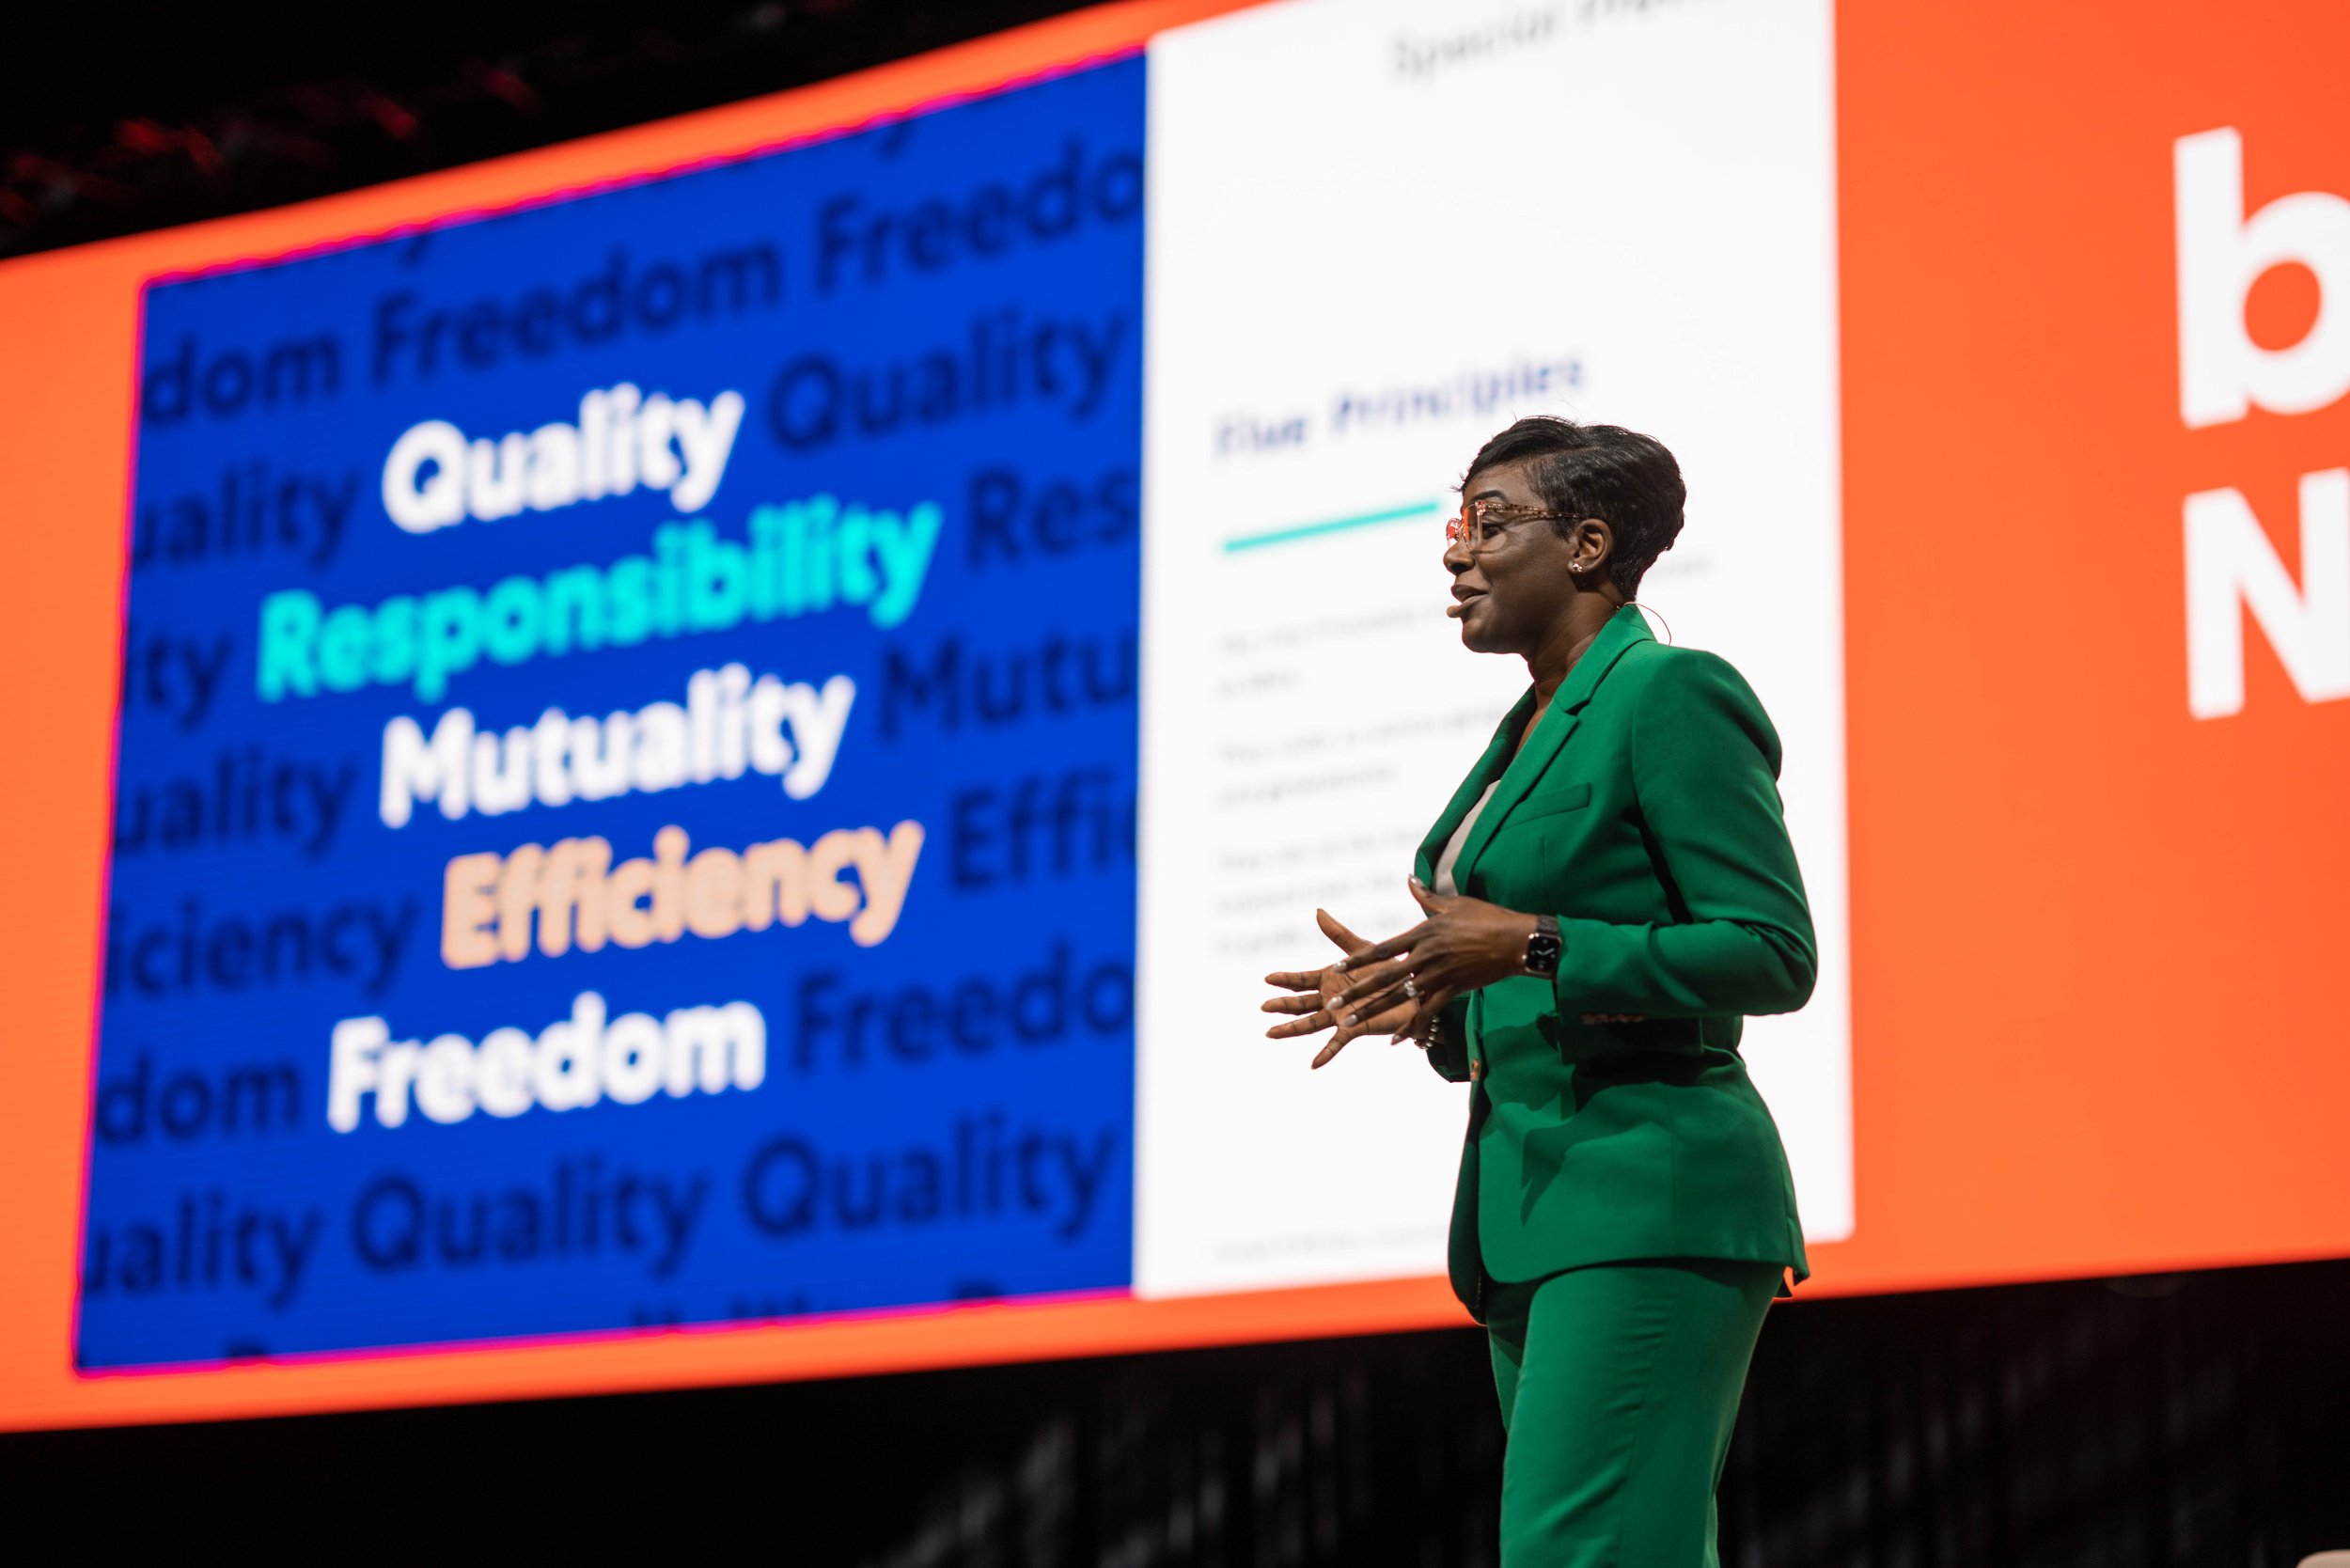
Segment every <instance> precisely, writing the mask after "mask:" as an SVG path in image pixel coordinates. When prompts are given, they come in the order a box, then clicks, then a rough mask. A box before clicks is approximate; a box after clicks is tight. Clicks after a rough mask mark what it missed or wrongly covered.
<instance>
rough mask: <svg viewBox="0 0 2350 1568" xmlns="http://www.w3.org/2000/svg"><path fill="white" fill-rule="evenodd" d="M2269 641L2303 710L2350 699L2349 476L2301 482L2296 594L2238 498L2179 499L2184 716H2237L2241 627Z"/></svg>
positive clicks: (2338, 473)
mask: <svg viewBox="0 0 2350 1568" xmlns="http://www.w3.org/2000/svg"><path fill="white" fill-rule="evenodd" d="M2244 610H2249V611H2251V612H2252V619H2254V620H2256V621H2258V622H2260V628H2261V631H2262V632H2263V633H2264V634H2265V635H2267V637H2268V643H2269V646H2270V647H2271V648H2274V649H2275V650H2276V651H2277V657H2278V659H2279V661H2280V662H2281V663H2282V664H2283V665H2284V666H2285V673H2286V674H2287V675H2288V676H2290V677H2292V679H2293V686H2294V689H2295V691H2297V692H2299V693H2300V694H2301V699H2302V700H2303V701H2304V702H2329V701H2332V700H2334V699H2335V698H2343V697H2350V468H2327V469H2323V470H2321V471H2319V472H2317V473H2314V474H2304V475H2302V476H2301V586H2300V587H2299V588H2295V587H2294V583H2293V576H2292V574H2291V573H2290V572H2287V571H2286V570H2285V564H2284V562H2283V561H2281V560H2279V559H2278V558H2277V552H2276V549H2275V547H2274V546H2272V545H2271V544H2270V543H2269V542H2268V535H2267V533H2266V532H2265V531H2264V530H2263V529H2262V527H2261V525H2260V519H2259V518H2257V517H2254V516H2253V515H2252V509H2251V506H2250V505H2249V504H2248V502H2246V500H2245V499H2244V495H2243V493H2242V492H2240V491H2235V490H2206V491H2202V492H2201V493H2199V494H2193V495H2190V496H2188V497H2187V498H2186V706H2187V711H2188V712H2189V713H2193V714H2194V715H2195V716H2196V717H2197V718H2199V719H2207V718H2225V717H2227V716H2228V715H2229V714H2230V713H2239V712H2241V711H2242V710H2243V707H2244V617H2243V613H2242V612H2243V611H2244Z"/></svg>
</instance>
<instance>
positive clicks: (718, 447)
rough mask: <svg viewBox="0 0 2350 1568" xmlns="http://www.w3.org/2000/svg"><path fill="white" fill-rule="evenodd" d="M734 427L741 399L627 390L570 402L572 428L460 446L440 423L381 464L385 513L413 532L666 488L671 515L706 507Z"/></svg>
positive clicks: (414, 432)
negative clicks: (574, 411) (574, 405)
mask: <svg viewBox="0 0 2350 1568" xmlns="http://www.w3.org/2000/svg"><path fill="white" fill-rule="evenodd" d="M742 428H743V395H742V394H741V393H740V392H721V393H719V394H718V395H717V396H716V397H714V398H713V399H711V400H710V402H709V405H708V406H707V407H705V406H704V405H703V404H701V403H699V402H697V401H696V400H694V399H692V398H671V397H668V396H667V395H666V394H665V393H660V392H655V393H653V394H652V395H651V396H650V397H646V396H644V395H643V394H641V393H640V392H638V391H637V389H636V388H635V386H633V385H631V384H629V383H627V382H622V383H620V384H619V385H618V386H615V387H612V388H610V389H608V390H605V391H598V392H590V393H588V394H587V396H586V397H584V398H582V399H580V400H579V423H578V424H576V425H566V424H561V423H557V424H552V425H541V426H540V427H539V428H538V429H537V430H535V431H512V432H511V433H509V434H508V435H505V436H502V437H499V438H498V439H496V440H492V439H490V438H488V437H486V436H485V437H481V438H478V439H474V440H468V439H467V438H466V436H465V432H464V431H461V430H459V429H458V428H457V427H456V426H455V425H452V424H450V423H449V422H448V421H447V420H446V419H427V420H425V421H424V422H423V423H421V424H417V425H411V426H410V427H409V428H408V429H407V430H406V431H403V432H402V433H401V435H400V437H399V440H397V441H395V442H393V443H392V450H391V453H390V455H389V456H387V457H386V458H385V459H384V510H385V511H386V512H388V513H389V514H390V515H391V519H392V521H393V522H394V523H396V524H398V525H399V526H400V527H402V528H405V529H406V530H407V531H408V532H410V533H412V534H429V533H431V532H432V531H433V530H434V529H436V528H446V527H451V526H454V525H457V524H459V523H462V522H463V521H465V519H467V518H468V517H470V518H473V519H475V520H476V521H478V522H482V523H490V522H494V521H496V520H497V519H499V518H501V517H511V516H513V515H514V514H515V513H517V512H522V511H553V510H556V509H557V508H559V507H568V506H571V505H573V504H574V503H576V502H580V501H594V500H600V499H602V498H603V497H604V496H607V495H626V494H630V493H631V492H632V491H634V490H635V489H636V487H637V486H638V485H640V484H641V485H643V486H645V487H646V488H647V489H649V490H666V491H667V492H668V493H669V504H670V505H671V506H672V507H675V508H676V509H677V510H678V511H679V512H680V513H687V512H693V511H697V510H700V509H701V508H702V507H705V506H707V505H709V503H710V498H711V497H712V496H713V495H715V494H718V481H719V480H720V479H721V478H724V477H725V475H726V469H727V459H728V458H729V456H730V455H731V454H732V452H733V450H734V437H735V435H736V433H737V432H738V431H740V430H741V429H742Z"/></svg>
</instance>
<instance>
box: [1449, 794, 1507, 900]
mask: <svg viewBox="0 0 2350 1568" xmlns="http://www.w3.org/2000/svg"><path fill="white" fill-rule="evenodd" d="M1500 787H1501V780H1500V779H1499V778H1498V777H1496V778H1495V780H1494V781H1493V782H1492V783H1491V784H1488V785H1486V786H1485V792H1484V793H1483V794H1481V795H1479V796H1478V797H1477V804H1476V805H1474V806H1472V807H1470V808H1468V815H1466V816H1465V817H1463V818H1462V819H1461V825H1460V826H1458V827H1456V828H1454V829H1453V830H1452V837H1451V839H1449V841H1448V842H1447V843H1446V844H1445V846H1444V854H1443V855H1439V856H1438V857H1437V859H1436V878H1435V891H1437V892H1439V893H1442V894H1444V895H1445V896H1446V897H1447V898H1449V897H1451V896H1452V895H1453V894H1455V893H1458V892H1459V891H1460V890H1461V889H1460V888H1458V887H1456V886H1453V883H1452V867H1453V864H1454V863H1455V862H1456V861H1458V860H1459V859H1460V858H1461V847H1462V846H1463V845H1464V844H1466V843H1467V842H1468V836H1469V833H1470V831H1471V830H1472V829H1474V828H1475V827H1476V826H1477V819H1478V818H1479V817H1481V816H1482V815H1483V814H1484V811H1485V803H1486V802H1487V801H1489V800H1491V799H1493V798H1494V792H1495V791H1496V790H1497V789H1499V788H1500Z"/></svg>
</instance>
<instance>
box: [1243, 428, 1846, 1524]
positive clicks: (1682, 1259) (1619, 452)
mask: <svg viewBox="0 0 2350 1568" xmlns="http://www.w3.org/2000/svg"><path fill="white" fill-rule="evenodd" d="M1684 494H1685V491H1684V487H1683V484H1682V479H1681V469H1680V465H1679V464H1678V463H1675V462H1674V461H1673V456H1672V454H1671V453H1670V452H1669V451H1668V450H1666V448H1665V447H1663V446H1662V445H1661V444H1659V443H1658V442H1656V441H1654V440H1653V439H1652V438H1650V437H1648V436H1645V435H1639V434H1636V433H1635V432H1633V431H1627V430H1622V429H1619V428H1617V427H1614V426H1610V425H1578V424H1575V423H1574V422H1572V421H1570V420H1566V419H1559V418H1531V419H1521V420H1519V421H1518V422H1517V423H1515V424H1513V425H1512V426H1511V427H1510V428H1509V429H1508V430H1505V431H1502V432H1501V433H1500V434H1499V435H1496V436H1495V437H1494V438H1493V439H1492V440H1491V441H1489V442H1487V443H1486V444H1485V446H1484V448H1483V450H1481V451H1480V452H1479V453H1478V454H1477V458H1476V461H1475V462H1474V463H1471V464H1470V465H1469V471H1468V477H1467V478H1466V479H1465V480H1464V481H1463V483H1462V487H1461V496H1462V505H1461V513H1460V516H1459V518H1458V520H1457V521H1455V522H1454V523H1453V524H1452V525H1450V526H1449V528H1448V530H1447V534H1448V538H1449V543H1448V545H1447V547H1446V549H1445V555H1444V561H1445V565H1446V567H1447V568H1448V569H1449V571H1450V572H1451V573H1452V597H1453V599H1454V601H1455V604H1454V605H1453V607H1452V609H1451V610H1450V612H1449V613H1450V614H1452V615H1454V616H1457V617H1458V618H1459V619H1460V622H1461V641H1462V643H1463V644H1464V645H1465V647H1467V648H1469V649H1471V650H1472V651H1477V652H1480V653H1508V654H1514V655H1517V656H1518V657H1521V658H1523V659H1524V660H1525V661H1526V664H1527V668H1528V673H1529V674H1530V675H1531V676H1532V678H1533V686H1532V689H1531V690H1529V691H1528V692H1527V694H1526V695H1525V696H1524V697H1522V698H1519V700H1518V703H1517V705H1516V706H1515V707H1514V708H1512V709H1511V711H1510V713H1509V715H1508V716H1507V717H1506V718H1504V719H1503V720H1502V721H1501V727H1500V729H1498V730H1496V732H1495V734H1494V738H1493V744H1492V745H1489V746H1487V747H1486V748H1485V755H1484V756H1483V757H1482V758H1481V759H1480V760H1479V761H1478V763H1477V765H1476V767H1474V768H1472V769H1471V770H1470V771H1469V775H1468V776H1467V777H1466V778H1465V779H1464V780H1462V783H1461V787H1460V788H1459V789H1458V790H1456V791H1454V792H1453V795H1452V799H1451V801H1450V803H1449V804H1448V805H1447V806H1446V807H1445V808H1444V811H1443V814H1442V815H1440V816H1439V817H1438V818H1437V819H1436V823H1435V825H1434V827H1432V828H1430V829H1429V831H1428V835H1427V837H1426V839H1423V840H1422V842H1421V844H1420V849H1419V858H1418V866H1417V868H1416V874H1415V875H1414V877H1413V878H1412V883H1411V890H1412V895H1413V897H1414V898H1415V899H1417V900H1418V902H1419V904H1420V907H1421V909H1422V910H1423V911H1424V912H1425V915H1426V918H1424V919H1422V920H1421V921H1420V922H1419V923H1418V925H1416V926H1414V927H1412V929H1411V930H1409V931H1406V932H1404V933H1402V934H1401V935H1399V936H1395V937H1392V938H1390V939H1389V940H1387V941H1385V942H1378V943H1365V942H1363V941H1362V940H1360V939H1359V938H1357V937H1356V936H1355V934H1354V933H1352V932H1350V931H1348V930H1347V929H1346V928H1345V927H1343V926H1341V925H1340V924H1339V923H1338V922H1337V921H1336V920H1334V919H1332V918H1331V917H1329V916H1328V915H1327V914H1326V913H1325V914H1321V915H1320V916H1319V918H1320V921H1321V924H1322V929H1323V931H1324V934H1326V935H1327V936H1329V937H1330V938H1331V940H1333V941H1334V942H1336V943H1338V945H1339V946H1340V948H1341V949H1345V956H1344V957H1342V958H1341V959H1340V960H1339V961H1338V962H1337V963H1335V964H1331V965H1330V966H1329V967H1328V968H1326V969H1323V970H1320V971H1311V970H1308V971H1299V972H1295V973H1284V974H1275V975H1270V976H1267V977H1266V979H1267V981H1268V983H1270V984H1272V985H1274V986H1277V987H1279V988H1281V989H1283V990H1284V991H1286V992H1289V993H1292V995H1286V996H1276V997H1275V998H1274V999H1273V1000H1271V1001H1268V1002H1267V1003H1266V1004H1265V1009H1266V1011H1270V1012H1280V1013H1292V1014H1297V1015H1298V1016H1296V1017H1293V1018H1292V1019H1291V1020H1290V1021H1289V1022H1286V1023H1283V1024H1280V1025H1277V1026H1276V1027H1274V1028H1273V1029H1272V1030H1270V1031H1269V1032H1270V1033H1271V1034H1272V1035H1273V1036H1274V1037H1275V1038H1288V1037H1293V1036H1297V1035H1305V1034H1312V1033H1315V1032H1318V1031H1320V1030H1323V1029H1331V1030H1333V1031H1334V1032H1333V1033H1332V1035H1331V1037H1330V1039H1329V1041H1328V1043H1325V1044H1324V1046H1323V1048H1322V1051H1321V1053H1320V1054H1319V1055H1318V1056H1316V1057H1315V1058H1314V1065H1315V1066H1316V1067H1320V1066H1322V1065H1323V1064H1324V1063H1325V1062H1327V1061H1329V1060H1330V1059H1331V1058H1333V1057H1335V1056H1336V1055H1337V1054H1338V1053H1339V1052H1340V1050H1341V1049H1343V1048H1344V1047H1345V1045H1346V1044H1347V1043H1348V1042H1350V1041H1352V1040H1355V1039H1356V1038H1358V1037H1360V1036H1363V1035H1366V1034H1372V1033H1380V1034H1386V1035H1389V1036H1391V1037H1393V1038H1394V1039H1397V1040H1402V1039H1410V1040H1413V1041H1416V1042H1418V1043H1419V1044H1420V1045H1422V1046H1423V1047H1425V1048H1426V1050H1427V1053H1428V1059H1429V1062H1430V1064H1431V1065H1433V1066H1434V1068H1435V1070H1436V1071H1437V1072H1438V1073H1440V1074H1443V1075H1444V1076H1445V1077H1447V1078H1449V1079H1453V1080H1455V1081H1458V1080H1461V1079H1466V1080H1468V1083H1469V1121H1468V1138H1467V1144H1466V1147H1465V1149H1464V1151H1463V1152H1462V1157H1461V1175H1460V1182H1459V1185H1458V1187H1457V1189H1456V1193H1455V1197H1454V1200H1453V1210H1452V1231H1451V1243H1450V1270H1451V1276H1452V1288H1453V1290H1454V1291H1455V1292H1456V1293H1457V1294H1459V1295H1460V1297H1461V1300H1462V1302H1463V1303H1464V1304H1465V1306H1467V1308H1468V1309H1469V1311H1470V1312H1471V1314H1472V1315H1474V1316H1475V1317H1476V1318H1477V1319H1478V1320H1479V1321H1480V1322H1481V1323H1482V1324H1483V1325H1485V1328H1486V1332H1487V1335H1488V1337H1489V1340H1490V1342H1491V1348H1492V1354H1493V1368H1494V1382H1495V1384H1496V1388H1498V1389H1499V1392H1500V1395H1501V1419H1502V1425H1503V1427H1504V1429H1505V1430H1506V1432H1507V1433H1508V1444H1507V1449H1506V1450H1505V1457H1504V1460H1503V1466H1502V1498H1501V1560H1502V1562H1503V1564H1504V1565H1505V1568H1535V1565H1537V1564H1539V1565H1541V1568H1565V1565H1568V1564H1592V1565H1599V1564H1607V1565H1611V1568H1613V1565H1617V1564H1622V1565H1625V1568H1683V1565H1687V1568H1697V1565H1698V1564H1700V1563H1701V1564H1705V1565H1707V1568H1712V1565H1713V1564H1714V1563H1715V1562H1716V1555H1715V1520H1714V1492H1715V1488H1716V1484H1717V1483H1718V1482H1719V1481H1720V1477H1721V1466H1722V1459H1723V1455H1724V1454H1725V1453H1726V1451H1727V1450H1728V1449H1729V1446H1730V1433H1731V1424H1732V1422H1733V1421H1734V1419H1735V1418H1736V1415H1737V1410H1738V1396H1739V1391H1740V1388H1742V1387H1743V1385H1744V1383H1745V1381H1746V1373H1747V1361H1748V1359H1749V1358H1750V1357H1751V1356H1752V1355H1753V1351H1754V1343H1755V1340H1756V1337H1757V1336H1758V1335H1759V1334H1760V1333H1761V1331H1762V1327H1763V1312H1764V1309H1766V1308H1767V1307H1768V1306H1769V1304H1770V1301H1771V1299H1772V1297H1773V1296H1774V1295H1775V1294H1784V1291H1783V1287H1782V1284H1781V1281H1782V1278H1784V1273H1785V1271H1786V1270H1789V1269H1793V1270H1794V1275H1795V1278H1796V1279H1797V1280H1800V1279H1801V1278H1803V1277H1804V1274H1805V1272H1806V1265H1805V1261H1804V1251H1803V1231H1802V1228H1801V1226H1800V1225H1799V1224H1798V1223H1797V1221H1796V1217H1795V1198H1794V1184H1793V1183H1792V1182H1791V1181H1790V1179H1789V1176H1788V1171H1787V1158H1786V1154H1785V1152H1783V1151H1782V1150H1781V1148H1780V1146H1779V1140H1778V1128H1777V1127H1776V1126H1775V1125H1774V1124H1773V1123H1772V1121H1771V1114H1770V1112H1769V1111H1768V1110H1766V1109H1765V1108H1764V1107H1763V1100H1762V1097H1761V1096H1760V1095H1758V1094H1756V1092H1755V1090H1754V1086H1753V1085H1752V1084H1751V1083H1749V1082H1748V1081H1747V1070H1746V1065H1745V1063H1744V1062H1743V1061H1742V1060H1741V1059H1740V1058H1739V1056H1738V1037H1739V1032H1740V1028H1741V1025H1742V1021H1743V1019H1744V1017H1745V1015H1747V1014H1749V1013H1760V1012H1789V1011H1794V1010H1795V1009H1796V1008H1799V1007H1801V1006H1802V1005H1803V1004H1804V1002H1805V1000H1806V999H1807V998H1808V997H1809V996H1810V993H1811V982H1812V976H1813V969H1814V950H1813V946H1812V937H1811V917H1810V911H1809V909H1808V908H1807V907H1806V905H1805V903H1804V894H1803V881H1802V877H1801V875H1800V873H1799V872H1798V871H1797V870H1796V868H1795V856H1794V849H1793V848H1792V847H1791V846H1790V844H1789V843H1788V839H1787V829H1786V825H1785V823H1783V821H1782V820H1781V818H1780V812H1779V800H1778V783H1777V779H1778V762H1779V746H1778V734H1777V733H1776V732H1775V731H1774V730H1773V729H1772V728H1771V722H1770V720H1769V718H1768V717H1766V716H1765V715H1764V713H1763V707H1762V704H1761V703H1760V702H1758V701H1757V700H1756V699H1755V696H1754V693H1753V692H1752V691H1751V690H1749V689H1748V688H1747V683H1746V682H1745V681H1743V680H1742V679H1740V678H1739V675H1738V673H1737V671H1736V670H1734V669H1732V668H1731V666H1729V665H1728V664H1727V663H1725V662H1723V661H1722V660H1721V659H1719V658H1717V657H1716V656H1715V655H1713V654H1710V653H1700V652H1696V651H1690V650H1687V649H1679V648H1672V647H1669V646H1667V645H1665V644H1662V643H1659V642H1657V641H1656V640H1655V639H1654V638H1653V637H1652V636H1651V635H1649V631H1648V625H1647V622H1646V620H1645V619H1643V617H1642V615H1641V613H1640V611H1639V610H1637V608H1635V607H1634V606H1633V604H1632V600H1633V598H1634V596H1635V595H1636V594H1637V591H1638V589H1639V586H1640V577H1641V574H1642V573H1643V572H1646V571H1647V570H1648V569H1649V567H1650V566H1651V565H1652V564H1653V562H1654V561H1655V559H1656V557H1658V556H1659V555H1660V554H1661V553H1663V552H1664V551H1665V550H1667V549H1669V548H1670V547H1671V545H1672V542H1673V540H1674V537H1675V536H1676V535H1678V534H1679V533H1680V531H1681V522H1682V503H1683V499H1684Z"/></svg>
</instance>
